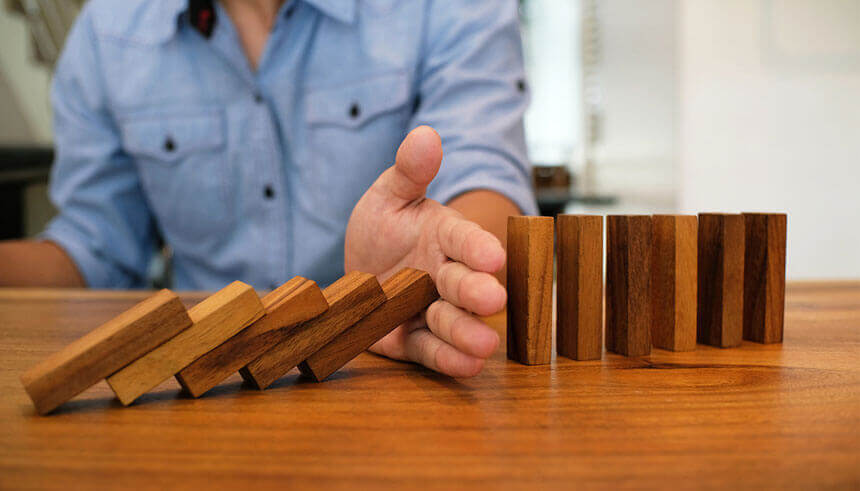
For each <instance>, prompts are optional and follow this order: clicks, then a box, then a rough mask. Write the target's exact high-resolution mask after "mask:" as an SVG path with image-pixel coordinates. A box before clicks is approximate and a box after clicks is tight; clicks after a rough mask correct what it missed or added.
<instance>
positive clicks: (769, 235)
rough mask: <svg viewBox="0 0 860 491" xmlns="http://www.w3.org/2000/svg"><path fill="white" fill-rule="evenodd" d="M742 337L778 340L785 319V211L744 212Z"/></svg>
mask: <svg viewBox="0 0 860 491" xmlns="http://www.w3.org/2000/svg"><path fill="white" fill-rule="evenodd" d="M743 217H744V229H745V234H746V240H745V244H744V256H745V259H744V339H748V340H750V341H755V342H757V343H781V342H782V329H783V322H784V320H785V243H786V226H787V221H788V217H786V215H785V214H784V213H744V214H743Z"/></svg>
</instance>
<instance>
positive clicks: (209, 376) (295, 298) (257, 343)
mask: <svg viewBox="0 0 860 491" xmlns="http://www.w3.org/2000/svg"><path fill="white" fill-rule="evenodd" d="M263 308H264V309H265V310H266V315H264V316H263V317H261V318H259V319H257V321H256V322H254V323H253V324H251V325H250V326H248V327H246V328H245V329H242V330H241V331H239V333H238V334H236V335H235V336H233V337H232V338H230V339H229V340H227V341H226V342H224V343H223V344H221V345H220V346H218V347H217V348H215V349H213V350H212V351H210V352H209V353H206V354H205V355H203V356H202V357H200V358H198V359H197V360H196V361H194V363H192V364H190V365H188V366H187V367H185V368H184V369H182V371H181V372H179V373H177V374H176V380H177V381H178V382H179V384H180V385H182V387H184V388H185V389H186V390H187V391H188V393H189V394H191V395H192V396H194V397H200V396H201V395H203V394H204V393H205V392H206V391H208V390H209V389H211V388H213V387H215V386H216V385H218V384H219V383H221V382H222V381H223V380H224V379H226V378H227V377H229V376H230V375H231V374H232V373H234V372H237V371H239V369H241V368H242V367H244V366H245V365H247V364H248V363H250V362H252V361H254V360H256V359H257V358H259V357H260V356H261V355H262V354H263V353H265V352H266V351H267V350H268V349H269V348H271V347H272V346H274V345H276V344H278V343H280V342H281V341H283V340H284V339H286V337H287V336H288V334H289V331H290V330H291V329H293V328H294V327H296V326H297V325H298V324H300V323H302V322H305V321H308V320H310V319H313V318H314V317H316V316H318V315H320V314H322V313H323V312H325V311H326V310H328V303H327V302H326V301H325V297H323V294H322V291H321V290H320V289H319V287H318V286H317V284H316V283H315V282H313V281H311V280H309V279H306V278H302V277H301V276H296V277H295V278H293V279H291V280H290V281H288V282H286V283H284V284H283V285H281V286H280V287H278V288H276V289H275V290H273V291H271V292H270V293H269V294H268V295H266V296H265V297H263Z"/></svg>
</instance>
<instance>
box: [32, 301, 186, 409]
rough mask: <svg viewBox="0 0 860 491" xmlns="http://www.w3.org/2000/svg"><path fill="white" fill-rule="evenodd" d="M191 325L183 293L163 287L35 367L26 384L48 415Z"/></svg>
mask: <svg viewBox="0 0 860 491" xmlns="http://www.w3.org/2000/svg"><path fill="white" fill-rule="evenodd" d="M189 326H191V319H190V318H189V317H188V313H187V312H186V311H185V307H184V306H183V305H182V302H181V301H180V300H179V297H177V296H176V294H174V293H173V292H171V291H169V290H161V291H160V292H158V293H156V294H155V295H153V296H151V297H149V298H147V299H146V300H144V301H143V302H140V303H139V304H137V305H135V306H134V307H132V308H130V309H129V310H127V311H125V312H123V313H122V314H120V315H118V316H116V317H114V318H113V319H111V320H109V321H107V322H106V323H104V324H102V325H101V326H99V327H97V328H96V329H95V330H93V331H92V332H90V333H88V334H87V335H85V336H83V337H82V338H80V339H78V340H76V341H75V342H73V343H71V344H70V345H68V346H66V347H65V348H63V349H62V350H60V351H58V352H57V353H54V354H53V355H51V356H50V357H49V358H47V359H46V360H45V361H43V362H42V363H39V364H38V365H36V366H35V367H33V368H31V369H30V370H28V371H27V372H26V373H24V375H22V376H21V382H22V383H23V384H24V389H25V390H26V391H27V394H29V395H30V399H32V400H33V404H34V405H35V406H36V411H38V412H39V413H40V414H47V413H49V412H51V411H53V410H54V409H56V408H57V407H58V406H59V405H60V404H62V403H64V402H66V401H68V400H69V399H71V398H72V397H74V396H76V395H78V394H80V393H81V392H83V391H84V390H86V389H87V388H89V387H90V386H92V385H94V384H95V383H96V382H98V381H99V380H101V379H103V378H105V377H107V376H108V375H110V374H112V373H114V372H116V371H117V370H119V369H121V368H122V367H124V366H126V365H128V364H129V363H131V362H133V361H134V360H136V359H138V358H139V357H141V356H143V355H144V354H146V353H147V352H149V351H150V350H152V349H153V348H155V347H156V346H158V345H160V344H161V343H163V342H165V341H167V340H168V339H170V338H172V337H173V336H175V335H177V334H178V333H180V332H181V331H183V330H184V329H187V328H188V327H189Z"/></svg>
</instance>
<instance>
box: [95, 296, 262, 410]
mask: <svg viewBox="0 0 860 491" xmlns="http://www.w3.org/2000/svg"><path fill="white" fill-rule="evenodd" d="M263 313H264V310H263V304H262V303H260V298H259V297H258V296H257V293H256V292H254V289H253V288H251V287H250V286H249V285H246V284H245V283H242V282H241V281H234V282H233V283H230V284H229V285H227V286H226V287H224V288H222V289H221V290H219V291H218V292H216V293H215V294H213V295H212V296H210V297H209V298H207V299H206V300H203V301H202V302H200V303H199V304H197V305H195V306H194V307H192V308H191V309H189V310H188V316H189V317H191V321H192V322H193V325H192V326H191V327H189V328H188V329H186V330H184V331H182V332H181V333H179V334H177V335H176V336H174V337H173V338H171V339H170V340H169V341H167V342H165V343H164V344H162V345H160V346H158V347H157V348H155V349H154V350H152V351H150V352H149V353H147V354H145V355H144V356H142V357H140V358H138V359H137V360H135V361H134V362H132V363H131V364H130V365H128V366H127V367H125V368H123V369H122V370H120V371H118V372H116V373H114V374H113V375H111V376H110V377H108V378H107V382H108V384H109V385H110V386H111V388H112V389H113V391H114V393H115V394H116V396H117V397H118V398H119V400H120V402H122V403H123V405H129V404H131V403H132V402H134V400H135V399H137V398H138V397H140V396H141V395H143V394H144V393H145V392H146V391H148V390H150V389H152V388H154V387H155V386H157V385H158V384H160V383H161V382H164V381H165V380H167V379H168V378H170V377H172V376H173V375H175V374H176V373H179V371H180V370H182V369H183V368H185V367H187V366H188V365H190V364H191V363H192V362H193V361H194V360H196V359H197V358H200V357H201V356H203V355H205V354H206V353H208V352H210V351H212V350H213V349H215V348H216V347H217V346H218V345H219V344H221V343H223V342H224V341H226V340H228V339H230V338H231V337H232V336H233V335H235V334H236V333H237V332H239V331H241V330H242V329H243V328H245V327H246V326H247V325H249V324H251V323H252V322H254V321H255V320H257V319H259V318H260V317H262V316H263Z"/></svg>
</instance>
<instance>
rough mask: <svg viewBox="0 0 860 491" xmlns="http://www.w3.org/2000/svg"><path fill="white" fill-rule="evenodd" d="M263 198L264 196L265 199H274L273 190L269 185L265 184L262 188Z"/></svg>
mask: <svg viewBox="0 0 860 491" xmlns="http://www.w3.org/2000/svg"><path fill="white" fill-rule="evenodd" d="M263 196H265V197H266V199H272V198H274V197H275V188H273V187H272V185H271V184H266V187H265V188H263Z"/></svg>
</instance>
